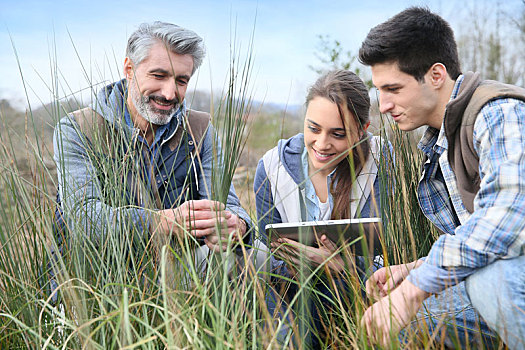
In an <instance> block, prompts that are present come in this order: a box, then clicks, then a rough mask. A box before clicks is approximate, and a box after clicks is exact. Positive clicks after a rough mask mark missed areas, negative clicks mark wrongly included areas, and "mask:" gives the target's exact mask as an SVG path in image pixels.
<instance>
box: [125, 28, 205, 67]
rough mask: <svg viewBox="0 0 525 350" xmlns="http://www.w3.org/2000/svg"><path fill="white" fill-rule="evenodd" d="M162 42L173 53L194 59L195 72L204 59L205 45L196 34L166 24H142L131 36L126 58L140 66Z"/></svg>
mask: <svg viewBox="0 0 525 350" xmlns="http://www.w3.org/2000/svg"><path fill="white" fill-rule="evenodd" d="M159 41H161V42H162V43H164V44H165V45H166V47H167V48H169V49H170V50H171V51H172V52H175V53H177V54H179V55H186V54H189V55H191V56H192V57H193V71H192V72H191V74H193V73H195V71H196V70H197V68H199V66H200V65H201V63H202V60H203V59H204V55H205V50H204V43H203V40H202V38H201V37H200V36H198V35H197V34H196V33H195V32H193V31H191V30H189V29H185V28H182V27H179V26H178V25H175V24H171V23H166V22H159V21H156V22H153V23H142V24H141V25H140V26H139V28H138V29H137V30H136V31H135V32H133V34H131V36H130V37H129V39H128V46H127V47H126V56H127V57H129V59H130V60H131V62H133V63H134V64H136V65H139V64H140V63H141V62H142V61H143V60H145V59H146V57H148V54H149V51H150V49H151V47H152V46H153V44H155V43H157V42H159Z"/></svg>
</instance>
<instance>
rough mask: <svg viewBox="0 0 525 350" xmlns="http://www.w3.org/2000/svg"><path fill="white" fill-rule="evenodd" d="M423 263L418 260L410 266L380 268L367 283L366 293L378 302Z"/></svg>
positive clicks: (409, 264)
mask: <svg viewBox="0 0 525 350" xmlns="http://www.w3.org/2000/svg"><path fill="white" fill-rule="evenodd" d="M422 263H423V262H422V261H421V260H416V261H413V262H411V263H408V264H402V265H392V266H387V267H382V268H380V269H379V270H377V271H376V272H374V274H373V275H372V276H370V278H369V279H368V280H367V281H366V293H367V294H368V296H369V297H371V298H373V299H376V300H377V299H380V298H383V297H385V296H386V295H388V293H390V292H391V291H393V290H394V289H396V287H397V286H398V285H399V284H400V283H401V282H403V281H404V279H405V278H406V277H407V276H408V274H409V273H410V270H413V269H415V268H416V267H418V266H419V265H421V264H422Z"/></svg>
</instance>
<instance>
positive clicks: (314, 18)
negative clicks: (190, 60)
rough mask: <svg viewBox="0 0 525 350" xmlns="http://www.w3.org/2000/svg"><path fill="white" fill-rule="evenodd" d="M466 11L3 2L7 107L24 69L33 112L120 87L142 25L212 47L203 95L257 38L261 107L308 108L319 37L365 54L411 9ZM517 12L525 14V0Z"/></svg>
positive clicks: (401, 0)
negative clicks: (131, 40)
mask: <svg viewBox="0 0 525 350" xmlns="http://www.w3.org/2000/svg"><path fill="white" fill-rule="evenodd" d="M473 1H474V0H473ZM460 3H461V4H463V3H464V2H457V1H452V0H450V1H447V0H423V1H416V0H391V1H374V0H371V1H363V0H360V1H356V0H346V1H340V0H332V1H317V0H304V1H291V0H281V1H277V0H259V1H252V0H231V1H219V0H217V1H213V0H208V1H204V0H194V1H186V2H182V1H178V0H175V1H174V0H171V1H164V0H159V1H152V2H149V1H140V2H136V1H132V0H131V1H120V0H116V1H115V0H113V1H101V0H91V1H57V0H55V1H49V0H29V1H27V0H24V1H12V0H0V77H1V79H0V98H9V99H11V100H12V101H13V102H14V103H17V104H23V103H26V102H25V101H27V98H26V96H25V93H24V84H22V79H21V77H20V71H19V67H20V69H21V70H22V74H23V76H24V82H25V88H26V89H27V91H28V99H29V101H30V102H31V103H32V104H37V103H39V101H43V102H49V101H50V100H52V99H53V94H55V95H58V97H63V96H65V95H68V94H70V93H71V92H76V91H79V90H82V89H85V88H86V87H87V86H89V84H90V82H93V83H95V82H97V83H98V82H101V81H107V82H109V81H113V80H118V79H120V77H121V67H122V63H123V59H124V52H125V45H126V40H127V37H128V35H129V34H130V33H131V32H132V31H133V30H135V29H136V27H137V25H138V24H140V23H142V22H150V21H154V20H161V21H167V22H172V23H176V24H179V25H181V26H183V27H187V28H189V29H192V30H194V31H195V32H197V33H198V34H199V35H201V36H202V37H203V38H204V40H205V43H206V47H207V57H206V60H205V62H204V64H203V66H202V68H201V69H200V70H199V72H198V75H196V76H194V77H193V78H192V87H193V88H197V89H201V90H211V89H213V90H215V91H220V90H221V88H222V87H223V85H224V81H225V78H226V74H227V68H228V62H229V50H230V44H231V43H232V37H233V34H232V33H233V28H236V39H237V42H238V43H239V45H241V50H240V52H246V48H247V46H248V44H249V38H250V35H251V33H252V31H253V30H254V28H255V31H254V33H255V34H254V35H255V39H254V53H255V64H254V70H253V77H252V83H253V87H254V94H255V97H256V98H257V99H259V100H265V101H267V102H274V103H289V104H300V103H302V101H303V98H304V95H305V92H306V89H307V87H308V86H309V85H310V84H311V83H313V81H314V80H315V78H316V73H315V72H313V71H312V70H311V69H310V68H309V65H317V64H319V61H318V59H317V58H316V56H315V52H316V48H317V46H318V38H317V37H318V35H320V34H322V35H329V36H330V37H331V38H333V39H337V40H339V41H341V43H342V45H343V47H345V48H346V49H349V50H352V51H353V52H357V50H358V48H359V45H360V43H361V41H362V40H363V39H364V37H365V36H366V34H367V33H368V31H369V30H370V28H372V27H373V26H374V25H376V24H378V23H380V22H382V21H384V20H386V19H387V18H389V17H391V16H392V15H394V14H396V13H397V12H399V11H401V10H403V9H404V8H406V7H407V6H410V5H427V6H429V7H430V9H431V10H433V11H435V12H438V13H440V14H441V15H442V16H443V17H444V18H445V19H447V20H449V21H450V22H451V23H452V25H453V27H454V26H455V23H454V19H455V14H456V13H458V11H461V10H463V9H464V7H465V5H461V4H460ZM508 3H510V4H514V6H519V5H520V3H521V0H509V1H508ZM506 6H510V5H509V4H507V5H506ZM11 41H12V42H13V44H14V46H15V48H16V52H17V55H15V52H14V50H13V47H12V43H11ZM17 57H18V62H19V63H17ZM56 76H58V77H59V78H58V80H57V79H54V78H53V77H56ZM53 86H55V87H54V88H53ZM52 91H54V93H52Z"/></svg>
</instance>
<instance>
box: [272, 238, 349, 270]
mask: <svg viewBox="0 0 525 350" xmlns="http://www.w3.org/2000/svg"><path fill="white" fill-rule="evenodd" d="M318 243H319V244H318V245H319V248H315V247H310V246H307V245H304V244H302V243H299V242H297V241H294V240H292V239H288V238H279V239H278V241H277V242H273V243H272V244H271V246H272V250H273V251H274V252H275V254H276V255H277V256H279V257H280V258H282V259H283V260H284V261H286V262H289V263H290V264H292V265H294V266H298V265H299V264H301V261H302V263H303V264H304V263H305V262H306V263H311V264H314V265H316V266H319V265H321V264H323V263H325V262H326V266H328V268H329V269H330V270H331V271H333V272H342V271H343V269H344V268H345V264H344V261H343V259H342V258H341V256H340V255H339V254H337V253H336V252H337V250H338V247H337V246H336V245H335V244H334V242H332V241H331V240H330V239H329V238H328V237H326V235H322V236H321V239H319V242H318ZM294 266H289V268H291V269H294Z"/></svg>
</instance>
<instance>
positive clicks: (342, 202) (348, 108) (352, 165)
mask: <svg viewBox="0 0 525 350" xmlns="http://www.w3.org/2000/svg"><path fill="white" fill-rule="evenodd" d="M315 97H324V98H326V99H328V100H329V101H331V102H333V103H335V104H336V105H337V108H338V109H339V116H340V117H341V121H342V122H343V127H344V129H345V130H346V136H347V139H348V144H349V145H352V146H350V149H349V150H348V155H347V157H346V158H345V159H344V160H342V161H341V163H339V165H338V166H337V169H336V172H335V179H334V181H332V184H331V186H330V193H331V194H332V197H333V200H334V208H333V210H332V219H348V218H350V193H351V191H352V184H353V182H354V181H355V179H356V177H357V175H358V174H359V172H360V171H361V168H362V167H363V164H364V163H365V162H366V160H367V158H368V156H369V153H370V142H369V140H368V136H367V135H366V133H365V132H363V126H365V125H367V124H368V121H369V120H370V115H369V111H370V97H369V95H368V90H367V88H366V86H365V84H364V83H363V81H362V80H361V79H360V78H359V77H358V76H357V75H356V74H354V73H352V72H350V71H348V70H342V69H340V70H334V71H330V72H328V73H325V74H323V75H322V76H321V77H320V78H319V79H317V81H316V82H315V83H314V84H313V85H312V86H311V87H310V89H309V90H308V95H307V96H306V106H308V103H309V102H310V101H311V100H312V99H313V98H315ZM355 129H357V130H355ZM359 134H361V137H360V138H359V140H356V138H353V137H352V135H359ZM356 141H357V142H356Z"/></svg>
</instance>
